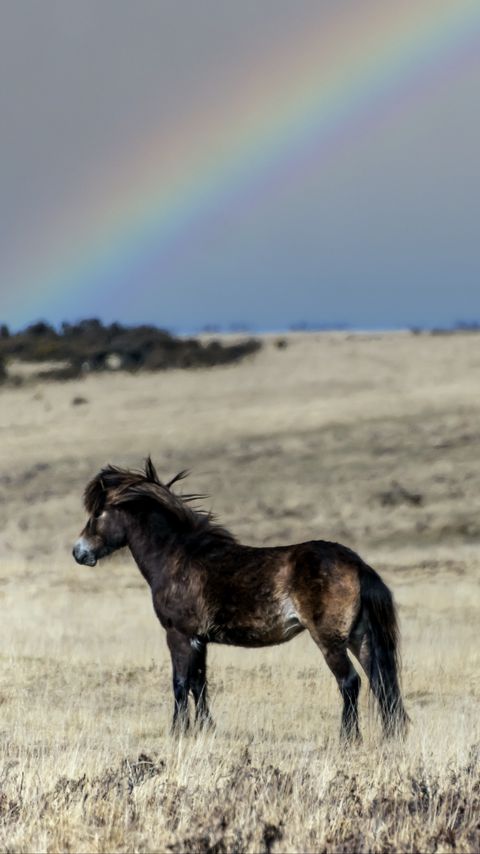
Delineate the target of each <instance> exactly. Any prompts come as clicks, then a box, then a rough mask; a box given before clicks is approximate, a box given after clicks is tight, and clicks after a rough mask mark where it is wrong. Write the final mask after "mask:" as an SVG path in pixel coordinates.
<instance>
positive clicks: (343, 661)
mask: <svg viewBox="0 0 480 854" xmlns="http://www.w3.org/2000/svg"><path fill="white" fill-rule="evenodd" d="M310 634H311V635H312V637H313V640H314V641H315V643H316V644H317V646H318V647H319V648H320V650H321V651H322V653H323V655H324V658H325V661H326V662H327V664H328V666H329V668H330V670H331V671H332V673H333V675H334V676H335V679H336V680H337V685H338V687H339V690H340V694H341V695H342V699H343V710H342V722H341V728H340V737H341V738H342V739H343V740H345V741H348V742H354V741H361V735H360V727H359V722H358V695H359V693H360V685H361V680H360V676H359V675H358V673H357V671H356V670H355V668H354V666H353V664H352V662H351V661H350V659H349V657H348V654H347V643H346V640H343V639H340V638H338V637H331V638H329V637H321V636H320V635H319V634H318V633H317V632H316V631H312V630H310Z"/></svg>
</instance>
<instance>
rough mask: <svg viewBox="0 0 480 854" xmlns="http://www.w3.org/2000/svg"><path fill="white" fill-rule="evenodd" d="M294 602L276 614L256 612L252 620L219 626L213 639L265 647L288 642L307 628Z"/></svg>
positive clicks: (234, 643) (219, 641)
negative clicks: (301, 620)
mask: <svg viewBox="0 0 480 854" xmlns="http://www.w3.org/2000/svg"><path fill="white" fill-rule="evenodd" d="M304 628H305V626H303V625H302V623H301V622H300V619H299V617H298V614H297V613H296V611H295V609H294V607H293V604H292V603H291V602H290V601H289V602H288V603H285V604H284V605H282V607H281V608H279V609H278V610H276V611H275V612H274V613H273V614H268V615H265V614H255V615H254V616H252V617H251V618H250V619H247V620H245V619H242V620H241V621H238V622H237V621H235V622H234V621H232V622H230V621H229V622H228V623H224V624H223V625H219V626H216V627H215V629H214V630H213V632H212V633H211V634H210V633H209V640H211V641H213V642H214V643H222V644H228V645H230V646H244V647H262V646H273V645H275V644H280V643H286V641H289V640H291V639H292V638H294V637H295V636H296V635H298V634H300V632H303V631H304Z"/></svg>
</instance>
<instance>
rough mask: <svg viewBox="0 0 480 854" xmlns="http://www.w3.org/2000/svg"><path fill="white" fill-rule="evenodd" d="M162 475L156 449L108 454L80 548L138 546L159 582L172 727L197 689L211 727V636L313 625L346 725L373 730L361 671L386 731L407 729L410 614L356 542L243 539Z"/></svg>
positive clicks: (354, 733) (155, 588)
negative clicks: (141, 456)
mask: <svg viewBox="0 0 480 854" xmlns="http://www.w3.org/2000/svg"><path fill="white" fill-rule="evenodd" d="M186 474H187V472H180V473H179V474H178V475H176V476H175V477H174V478H173V479H172V480H170V481H169V482H167V483H162V481H161V480H160V478H159V476H158V474H157V471H156V469H155V467H154V465H153V463H152V460H151V459H150V457H148V458H147V459H146V461H145V468H144V470H141V471H130V470H126V469H122V468H118V467H117V466H113V465H108V466H106V467H105V468H103V469H102V470H101V471H100V472H99V473H98V474H97V475H96V476H95V477H94V478H93V479H92V480H91V481H90V482H89V483H88V485H87V487H86V489H85V493H84V504H85V509H86V511H87V513H88V515H89V518H88V521H87V524H86V525H85V527H84V529H83V530H82V532H81V534H80V537H79V539H78V540H77V541H76V543H75V545H74V548H73V556H74V558H75V560H76V561H77V563H79V564H84V565H87V566H95V564H96V563H97V561H98V560H100V559H101V558H103V557H105V556H106V555H109V554H111V553H112V552H115V551H117V550H118V549H121V548H123V547H124V546H128V548H129V549H130V552H131V554H132V556H133V558H134V560H135V561H136V563H137V565H138V567H139V569H140V572H141V573H142V575H143V577H144V578H145V580H146V582H147V583H148V585H149V586H150V589H151V594H152V600H153V608H154V611H155V614H156V616H157V617H158V619H159V621H160V623H161V625H162V626H163V628H164V629H165V631H166V639H167V644H168V648H169V650H170V655H171V660H172V670H173V694H174V711H173V721H172V731H173V732H178V731H185V730H186V729H187V728H188V726H189V713H188V698H189V693H190V692H191V693H192V695H193V699H194V701H195V721H196V723H197V724H198V725H199V727H202V726H205V725H211V724H212V723H213V722H212V717H211V714H210V710H209V706H208V690H207V645H208V644H209V643H217V644H229V645H234V646H242V647H250V648H251V647H265V646H272V645H274V644H281V643H284V642H286V641H289V640H290V639H291V638H293V637H295V636H296V635H298V634H299V633H300V632H303V631H305V630H307V631H308V632H309V633H310V636H311V637H312V638H313V640H314V642H315V643H316V644H317V646H318V647H319V649H320V650H321V652H322V653H323V656H324V658H325V661H326V663H327V665H328V667H329V668H330V670H331V672H332V673H333V675H334V676H335V679H336V680H337V684H338V687H339V689H340V694H341V697H342V698H343V710H342V717H341V737H342V738H343V739H345V740H346V741H355V740H359V739H360V738H361V736H360V730H359V720H358V695H359V691H360V676H359V675H358V672H357V670H356V668H355V666H354V664H353V662H352V659H351V658H350V656H349V655H348V651H350V652H351V653H353V655H354V656H355V658H356V659H357V660H358V662H359V663H360V664H361V666H362V668H363V670H364V671H365V673H366V674H367V676H368V677H369V682H370V687H371V689H372V692H373V694H374V696H375V697H376V699H377V701H378V705H379V709H380V714H381V719H382V723H383V730H384V733H385V735H386V736H393V735H396V734H404V733H405V732H406V728H407V723H408V716H407V714H406V711H405V708H404V705H403V702H402V697H401V692H400V686H399V660H398V658H399V656H398V634H399V633H398V622H397V615H396V609H395V605H394V602H393V597H392V594H391V592H390V590H389V588H388V587H387V585H386V584H385V583H384V582H383V581H382V579H381V578H380V576H379V575H378V573H377V572H376V571H375V570H374V569H372V568H371V567H370V566H368V565H367V564H366V563H365V562H364V561H363V560H362V559H361V558H360V557H359V555H357V554H356V553H355V552H353V551H351V550H350V549H349V548H347V547H346V546H343V545H341V544H339V543H335V542H327V541H324V540H315V541H310V542H304V543H300V544H297V545H281V546H273V547H263V548H261V547H254V546H249V545H242V544H241V543H239V542H238V541H237V540H236V538H235V537H234V535H233V534H232V533H231V532H230V531H228V530H227V529H226V528H224V527H222V526H221V525H220V524H218V523H217V521H216V519H215V517H214V516H213V515H212V514H211V513H210V512H207V511H205V510H202V509H198V507H197V506H196V505H192V502H197V501H198V500H199V499H200V498H204V497H205V496H199V495H192V494H190V495H179V494H177V493H176V492H174V491H173V489H172V487H173V486H174V485H175V484H176V483H178V482H179V481H180V480H182V479H183V478H184V477H185V476H186Z"/></svg>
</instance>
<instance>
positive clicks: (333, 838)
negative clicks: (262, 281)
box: [0, 333, 480, 854]
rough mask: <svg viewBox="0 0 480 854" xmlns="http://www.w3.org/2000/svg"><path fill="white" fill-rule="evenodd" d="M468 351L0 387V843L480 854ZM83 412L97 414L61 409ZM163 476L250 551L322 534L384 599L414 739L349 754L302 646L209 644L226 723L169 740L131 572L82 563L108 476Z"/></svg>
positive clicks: (418, 351) (410, 348) (418, 341)
mask: <svg viewBox="0 0 480 854" xmlns="http://www.w3.org/2000/svg"><path fill="white" fill-rule="evenodd" d="M479 371H480V336H478V335H467V334H456V335H442V336H440V335H438V336H433V335H417V336H414V335H410V334H408V333H399V334H390V335H355V336H353V335H352V336H350V335H347V334H345V333H342V334H340V333H338V334H334V333H328V334H327V333H325V334H318V335H317V334H312V335H301V334H298V335H293V334H292V335H290V336H288V347H286V348H284V349H279V348H277V347H276V346H275V339H274V338H273V337H270V338H268V337H267V338H265V342H264V348H263V350H262V351H261V352H260V353H258V354H257V355H255V356H254V357H252V358H249V359H247V360H245V361H244V362H242V363H241V364H239V365H234V366H229V367H222V368H215V369H201V370H196V371H180V370H174V371H173V370H172V371H167V372H163V373H142V374H139V375H137V376H132V375H129V374H124V373H112V374H102V375H99V376H90V377H88V378H87V379H85V380H74V381H71V382H63V383H60V382H59V383H50V384H48V383H43V384H39V383H38V382H33V381H32V382H27V383H24V384H23V385H21V386H19V387H18V388H13V387H4V388H3V390H1V391H0V399H1V407H0V429H1V443H0V457H1V462H0V513H1V525H0V604H1V614H2V618H1V621H0V849H1V850H2V851H8V852H20V851H49V852H57V851H75V850H81V851H89V852H90V851H93V852H103V851H142V852H143V851H145V852H147V851H149V852H151V851H168V852H184V851H185V852H186V851H192V852H212V854H214V853H215V854H222V852H230V851H232V852H234V851H235V852H243V851H246V852H257V851H267V852H270V851H273V852H288V851H329V852H337V851H346V852H347V851H374V852H380V851H428V852H429V851H432V852H433V851H435V852H436V851H447V852H449V851H456V852H466V851H476V850H478V849H479V848H480V839H479V816H480V783H479V777H480V775H479V770H480V726H479V717H478V703H479V698H480V684H479V667H478V664H479V646H478V616H477V615H478V580H479V566H480V554H479V542H480V469H479V466H478V457H479V451H480V433H479V429H478V425H479V421H480V398H479V396H478V379H479ZM76 397H81V398H83V399H84V402H81V403H78V404H76V405H73V404H72V401H73V399H74V398H76ZM147 453H151V454H152V457H153V459H154V461H155V462H156V464H157V467H158V470H159V472H160V474H161V475H163V476H165V477H167V476H168V475H172V474H174V473H175V472H176V471H177V470H179V469H181V468H185V467H188V468H191V469H192V474H191V477H190V478H189V481H188V482H187V485H186V486H185V489H186V490H187V491H195V492H197V491H198V492H207V493H209V495H210V496H211V498H210V499H209V500H208V501H207V506H209V507H211V508H212V509H213V511H214V512H215V513H216V514H217V515H218V516H219V517H220V519H221V520H222V522H223V523H224V524H226V525H227V526H229V527H231V528H232V529H233V531H234V532H235V533H236V534H237V535H238V537H239V538H240V539H241V540H243V541H245V542H250V543H252V544H257V545H259V544H267V543H268V544H277V543H288V542H296V541H301V540H308V539H312V538H322V539H332V540H338V541H340V542H343V543H345V544H347V545H349V546H351V547H352V548H354V549H356V550H357V551H359V552H360V554H361V555H362V556H363V557H364V558H365V559H366V560H367V561H368V562H369V563H371V564H372V565H373V566H374V567H376V568H377V569H378V571H379V572H380V573H381V574H382V576H383V577H384V578H385V580H386V581H387V583H388V584H389V585H390V586H391V588H392V589H393V591H394V594H395V597H396V600H397V603H398V607H399V615H400V623H401V629H402V655H403V690H404V695H405V702H406V706H407V709H408V712H409V714H410V717H411V719H412V727H411V732H410V735H409V737H408V739H407V740H406V742H405V743H385V742H383V741H382V738H381V733H380V726H379V724H378V721H377V720H376V717H375V714H374V709H373V703H372V701H371V700H369V694H368V690H367V687H366V686H367V680H366V678H365V677H364V678H363V689H362V701H361V724H362V730H363V734H364V741H363V744H362V745H361V746H358V747H352V748H351V749H349V750H346V749H345V748H343V747H341V746H340V743H339V739H338V731H339V722H340V707H341V703H340V696H339V695H338V692H337V688H336V685H335V682H334V679H333V677H332V676H331V674H330V673H329V672H328V670H327V667H326V665H325V663H324V661H323V660H322V658H321V656H320V653H319V652H318V650H317V648H316V647H315V645H314V644H313V642H312V641H311V640H310V638H309V637H307V636H306V635H301V636H300V637H299V638H297V639H295V640H293V641H292V642H290V643H289V644H286V645H284V646H280V647H273V648H270V649H266V650H258V651H256V650H253V651H252V650H242V649H235V648H223V647H217V648H214V647H211V648H210V650H209V664H210V683H211V697H212V711H213V714H214V716H215V719H216V722H217V728H216V730H215V731H214V732H209V733H206V734H204V733H201V734H198V733H197V734H196V733H191V734H188V735H187V736H184V737H182V738H180V739H179V740H174V739H172V737H171V736H170V734H169V726H170V718H171V711H172V696H171V687H170V664H169V658H168V652H167V649H166V645H165V642H164V637H163V630H162V629H161V628H160V626H159V624H158V623H157V621H156V619H155V617H154V614H153V610H152V607H151V602H150V598H149V593H148V589H147V588H146V586H145V584H144V582H143V581H142V579H141V577H140V574H139V572H138V570H137V569H136V567H135V566H134V565H133V562H132V560H131V558H130V557H129V555H128V554H127V553H122V554H121V555H120V556H117V557H115V558H112V559H110V560H106V561H105V562H100V564H99V565H98V566H97V567H95V568H94V569H89V568H86V567H79V566H77V565H76V564H75V563H74V562H73V559H72V557H71V554H70V551H71V546H72V543H73V540H74V539H75V538H76V536H77V533H78V532H79V530H80V528H81V527H82V525H83V521H84V513H83V509H82V505H81V493H82V490H83V487H84V485H85V483H86V481H87V479H88V478H90V477H91V476H92V475H93V474H95V473H96V471H97V470H98V469H99V467H100V466H101V465H102V464H104V463H106V462H108V461H110V462H113V463H117V464H121V465H125V466H138V465H139V464H140V463H141V462H142V458H143V457H144V456H146V454H147Z"/></svg>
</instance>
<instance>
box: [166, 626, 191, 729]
mask: <svg viewBox="0 0 480 854" xmlns="http://www.w3.org/2000/svg"><path fill="white" fill-rule="evenodd" d="M167 643H168V648H169V650H170V656H171V658H172V671H173V696H174V706H173V720H172V733H175V734H179V733H181V732H186V731H187V729H188V727H189V724H190V721H189V715H188V692H189V690H190V674H191V659H192V652H193V650H192V647H191V644H190V640H189V638H188V637H186V636H185V635H183V634H182V633H181V632H178V631H177V630H176V629H169V630H168V631H167Z"/></svg>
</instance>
